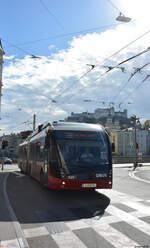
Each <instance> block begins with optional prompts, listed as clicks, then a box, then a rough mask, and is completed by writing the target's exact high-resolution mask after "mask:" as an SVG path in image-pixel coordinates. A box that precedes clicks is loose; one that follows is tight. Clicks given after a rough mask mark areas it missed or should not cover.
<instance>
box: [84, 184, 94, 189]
mask: <svg viewBox="0 0 150 248" xmlns="http://www.w3.org/2000/svg"><path fill="white" fill-rule="evenodd" d="M95 187H96V183H83V184H82V188H95Z"/></svg>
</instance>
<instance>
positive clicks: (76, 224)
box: [65, 220, 89, 230]
mask: <svg viewBox="0 0 150 248" xmlns="http://www.w3.org/2000/svg"><path fill="white" fill-rule="evenodd" d="M65 224H66V225H67V226H68V227H69V228H70V230H77V229H81V228H82V229H83V228H88V227H89V225H88V224H87V223H86V222H84V221H83V220H74V221H67V222H65Z"/></svg>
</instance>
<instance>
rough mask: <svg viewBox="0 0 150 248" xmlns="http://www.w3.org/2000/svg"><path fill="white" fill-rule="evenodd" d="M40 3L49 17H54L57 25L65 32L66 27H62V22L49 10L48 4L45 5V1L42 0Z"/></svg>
mask: <svg viewBox="0 0 150 248" xmlns="http://www.w3.org/2000/svg"><path fill="white" fill-rule="evenodd" d="M40 3H41V5H42V6H43V7H44V9H45V10H46V11H47V12H48V13H49V15H50V16H52V17H53V18H54V19H55V21H56V23H57V25H58V26H59V27H60V28H61V29H63V30H64V29H65V28H64V26H63V25H62V23H61V22H60V21H59V20H58V18H57V17H56V16H55V15H54V14H53V13H52V12H51V11H50V10H49V8H48V7H47V6H46V4H45V3H44V1H43V0H40Z"/></svg>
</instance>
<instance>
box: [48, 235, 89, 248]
mask: <svg viewBox="0 0 150 248" xmlns="http://www.w3.org/2000/svg"><path fill="white" fill-rule="evenodd" d="M52 237H53V239H54V240H55V242H56V243H57V245H58V246H59V247H60V248H77V247H80V248H87V246H86V245H85V244H84V243H83V242H82V241H81V240H80V239H79V238H78V237H77V236H76V235H75V234H74V233H73V232H71V231H67V232H63V233H57V234H52Z"/></svg>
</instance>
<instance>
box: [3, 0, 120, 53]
mask: <svg viewBox="0 0 150 248" xmlns="http://www.w3.org/2000/svg"><path fill="white" fill-rule="evenodd" d="M1 8H2V9H3V11H2V15H1V22H0V23H1V24H0V30H1V38H2V39H4V40H6V41H8V42H10V43H12V44H15V45H18V47H20V48H22V49H24V50H25V51H27V53H29V54H37V55H42V56H43V55H44V56H47V55H49V50H48V49H47V48H48V46H49V45H50V44H51V45H53V44H55V46H56V47H57V49H62V48H66V47H67V46H68V41H70V40H71V39H72V36H71V35H68V36H66V37H61V38H51V37H55V36H57V35H64V34H68V33H73V32H78V31H80V30H86V29H93V28H97V27H101V26H105V25H110V24H116V22H115V20H114V18H112V17H115V15H117V11H116V10H115V9H113V8H112V6H111V5H110V4H109V2H108V1H107V0H94V1H91V0H82V1H80V0H76V1H74V0H70V1H69V0H63V1H60V0H56V1H49V0H42V1H40V0H32V1H31V0H26V1H20V0H14V1H9V0H6V1H4V0H3V1H2V3H1ZM104 12H105V15H104V14H103V13H104ZM100 29H101V28H100ZM103 30H104V29H103ZM40 39H48V40H45V41H44V40H43V41H39V42H38V40H40ZM36 40H37V42H34V43H30V41H36ZM28 42H29V43H28ZM23 43H28V44H24V45H23ZM19 45H20V46H19ZM4 48H6V49H7V51H6V53H7V54H8V55H9V54H11V53H14V52H15V53H16V55H17V56H18V57H21V56H23V55H24V53H23V52H21V51H19V50H17V49H14V48H12V47H10V46H9V44H8V43H6V44H5V42H4Z"/></svg>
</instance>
